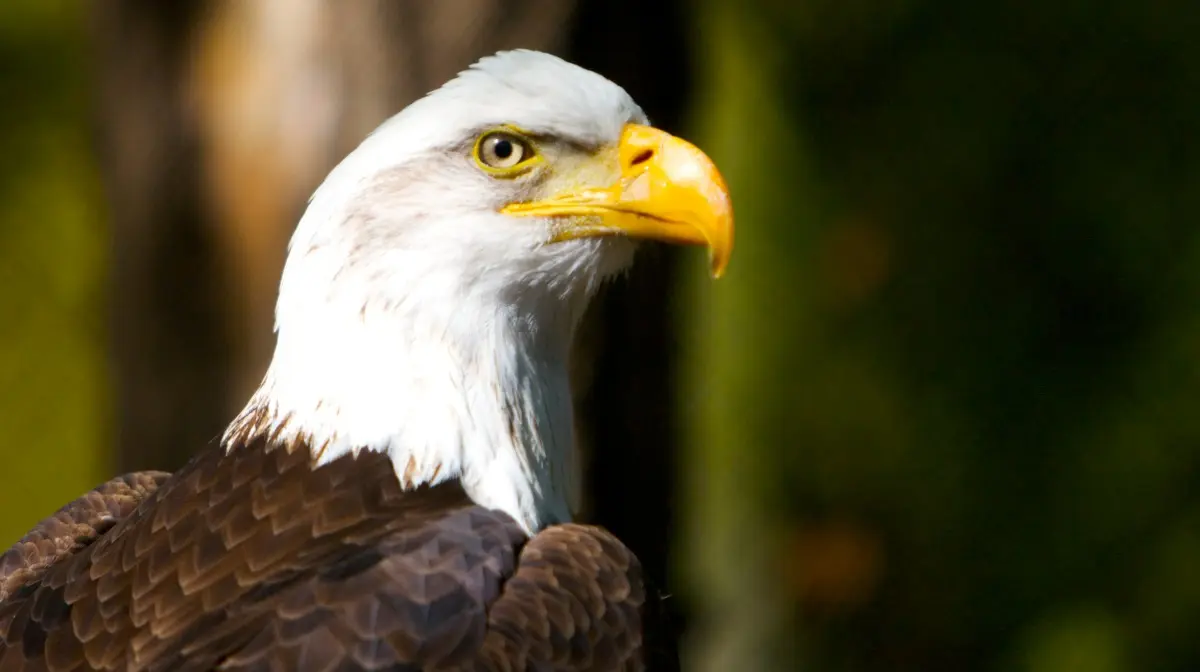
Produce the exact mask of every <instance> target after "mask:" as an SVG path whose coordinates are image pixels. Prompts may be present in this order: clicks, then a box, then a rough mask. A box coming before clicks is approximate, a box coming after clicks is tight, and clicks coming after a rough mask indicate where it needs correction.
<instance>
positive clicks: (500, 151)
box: [492, 138, 513, 159]
mask: <svg viewBox="0 0 1200 672" xmlns="http://www.w3.org/2000/svg"><path fill="white" fill-rule="evenodd" d="M492 151H493V152H495V153H496V158H497V159H507V158H508V157H510V156H512V153H513V144H512V142H510V141H508V140H505V139H503V138H500V139H499V140H496V144H495V145H493V146H492Z"/></svg>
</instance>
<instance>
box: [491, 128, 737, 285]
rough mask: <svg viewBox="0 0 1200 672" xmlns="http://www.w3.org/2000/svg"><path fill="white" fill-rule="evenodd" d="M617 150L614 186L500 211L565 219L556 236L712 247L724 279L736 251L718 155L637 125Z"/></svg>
mask: <svg viewBox="0 0 1200 672" xmlns="http://www.w3.org/2000/svg"><path fill="white" fill-rule="evenodd" d="M617 155H618V157H619V160H620V162H621V177H620V179H618V180H617V181H616V182H615V183H614V184H612V185H610V186H607V187H600V188H585V189H578V190H572V191H569V192H567V193H564V194H559V195H557V196H554V197H552V198H549V199H545V200H541V201H532V202H529V203H514V204H511V205H507V206H505V207H504V208H503V209H502V212H504V213H506V214H510V215H517V216H528V217H561V218H564V225H563V228H562V229H561V230H559V231H558V232H557V233H556V234H555V237H554V242H560V241H564V240H572V239H575V238H588V237H593V236H612V235H626V236H631V237H635V238H650V239H654V240H661V241H665V242H669V243H679V244H685V245H706V246H708V251H709V259H710V260H711V262H712V275H713V277H714V278H719V277H721V274H722V273H724V272H725V266H726V265H727V264H728V263H729V255H730V254H731V253H732V252H733V208H732V206H731V205H730V203H729V190H728V189H727V188H726V187H725V181H724V180H722V179H721V174H720V173H719V172H717V167H716V166H715V165H713V162H712V160H711V159H709V158H708V156H706V155H705V154H704V152H702V151H700V150H699V149H698V148H696V147H695V146H694V145H692V144H691V143H689V142H687V141H685V140H681V139H679V138H677V137H675V136H673V135H670V134H669V133H665V132H663V131H660V130H658V129H656V128H651V127H649V126H641V125H638V124H627V125H626V126H625V129H624V131H623V132H622V133H621V144H620V147H619V149H618V153H617ZM597 219H598V221H597Z"/></svg>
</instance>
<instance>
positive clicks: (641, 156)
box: [629, 148, 654, 168]
mask: <svg viewBox="0 0 1200 672" xmlns="http://www.w3.org/2000/svg"><path fill="white" fill-rule="evenodd" d="M652 158H654V150H653V149H650V148H646V149H643V150H642V151H640V152H638V153H637V155H636V156H634V157H633V160H632V161H630V162H629V167H630V168H636V167H638V166H640V165H641V164H643V163H645V162H647V161H649V160H650V159H652Z"/></svg>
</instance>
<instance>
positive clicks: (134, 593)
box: [0, 442, 645, 672]
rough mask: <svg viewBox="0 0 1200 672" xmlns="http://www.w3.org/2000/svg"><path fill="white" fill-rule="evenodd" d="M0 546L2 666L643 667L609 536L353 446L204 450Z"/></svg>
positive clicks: (633, 596)
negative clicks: (406, 484)
mask: <svg viewBox="0 0 1200 672" xmlns="http://www.w3.org/2000/svg"><path fill="white" fill-rule="evenodd" d="M96 511H108V512H112V511H115V512H116V513H115V514H112V513H103V514H101V515H97V514H96ZM112 519H116V522H115V525H114V524H111V522H110V521H111V520H112ZM105 527H110V529H108V530H107V531H104V529H105ZM89 531H90V532H91V533H92V534H89ZM96 533H98V534H96ZM68 540H69V543H68ZM63 544H65V546H64V545H63ZM63 548H66V549H67V550H65V551H64V550H62V549H63ZM31 549H32V550H31ZM3 558H4V560H3V562H0V567H2V568H3V573H2V574H0V581H2V582H3V585H4V586H5V587H6V595H7V597H6V598H5V599H4V600H3V601H2V602H0V670H3V671H5V672H7V671H15V670H125V669H137V670H164V671H165V670H172V671H176V670H208V669H224V670H276V669H284V670H367V669H427V670H444V669H445V670H448V669H454V670H460V669H461V670H526V669H537V670H623V669H641V667H642V659H641V654H640V653H639V650H640V648H641V644H642V627H641V613H642V608H643V604H644V602H645V596H644V593H643V586H642V581H641V576H640V567H639V565H638V563H637V560H636V558H635V557H634V556H633V554H632V553H630V552H629V550H628V549H627V548H625V546H624V545H622V544H621V542H619V541H618V540H617V539H616V538H614V537H613V536H612V535H610V534H609V533H607V532H605V531H604V530H601V529H599V528H596V527H591V526H585V525H576V524H567V525H557V526H552V527H549V528H547V529H546V530H544V531H542V532H541V533H539V534H537V535H536V536H534V537H533V538H532V539H530V538H528V537H527V536H526V534H525V532H524V531H523V530H522V529H521V527H520V526H519V525H518V524H517V523H516V521H515V520H513V519H512V518H511V517H509V516H508V515H506V514H504V513H502V512H499V511H495V510H490V509H485V508H482V507H480V506H477V505H475V504H473V503H472V502H471V501H470V499H468V498H467V496H466V494H465V492H464V491H463V489H462V488H461V486H459V485H458V484H457V483H456V482H447V483H443V484H441V485H437V486H432V487H430V486H421V487H418V488H416V489H414V490H410V491H406V490H403V489H402V488H401V486H400V484H399V482H398V481H397V479H396V477H395V474H394V472H393V470H392V469H391V463H390V462H389V460H388V458H387V457H386V456H385V455H382V454H379V453H375V452H370V451H363V452H360V453H359V454H358V455H345V456H343V457H340V458H338V459H336V460H334V461H332V462H330V463H328V464H325V465H322V466H320V467H319V468H312V462H311V458H310V454H309V450H308V449H307V447H305V446H300V445H286V446H282V445H281V446H272V445H269V444H266V443H265V442H258V443H255V444H252V445H247V446H239V447H237V448H236V449H235V450H232V451H229V452H228V453H226V452H225V451H223V450H217V449H213V450H209V451H208V452H206V453H204V454H202V455H200V456H199V457H197V458H196V459H194V460H193V461H192V462H191V463H189V464H188V465H187V466H185V467H184V468H183V469H182V470H180V471H179V472H177V473H176V474H175V475H174V476H172V477H170V478H166V477H165V475H164V474H158V473H145V474H133V475H129V476H125V477H122V478H121V479H115V480H114V481H112V482H110V483H108V484H105V486H101V488H98V489H97V490H95V491H93V492H91V493H88V495H85V496H84V497H81V498H80V499H79V500H76V502H73V503H72V504H70V505H68V506H67V507H64V508H63V509H62V510H60V511H59V512H58V513H57V514H55V516H54V517H52V518H51V519H48V520H47V521H45V522H43V523H41V524H39V526H38V527H37V528H36V529H35V530H34V531H33V532H31V533H30V535H27V536H26V538H24V539H22V540H21V542H18V544H17V545H16V546H14V548H13V549H11V550H10V551H9V552H8V553H6V554H5V555H4V556H3ZM11 558H20V561H19V562H18V561H15V560H11Z"/></svg>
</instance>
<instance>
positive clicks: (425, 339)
mask: <svg viewBox="0 0 1200 672" xmlns="http://www.w3.org/2000/svg"><path fill="white" fill-rule="evenodd" d="M487 305H494V306H505V305H506V304H504V303H503V302H486V304H481V303H476V304H475V305H470V304H468V305H460V306H459V307H458V309H457V310H453V311H450V310H425V311H419V312H404V311H402V310H397V309H396V307H395V306H370V305H368V306H365V307H362V308H361V309H360V310H357V311H354V314H350V315H347V314H336V313H337V312H338V311H337V310H336V308H335V307H334V306H322V307H317V308H316V309H314V307H312V306H310V307H309V309H308V310H307V311H303V312H300V313H296V314H292V315H289V316H288V318H289V319H288V320H287V321H286V322H285V321H284V320H283V319H282V317H283V316H282V315H281V320H280V328H279V334H278V336H279V338H278V342H277V346H276V351H275V355H274V358H273V360H272V363H271V366H270V367H269V369H268V372H267V374H266V376H265V378H264V380H263V382H262V384H261V386H260V387H259V389H258V390H257V391H256V392H255V394H254V395H253V396H252V398H251V399H250V401H249V403H248V404H247V405H246V407H245V409H244V410H243V411H242V413H241V414H240V415H239V416H238V417H237V418H236V419H235V420H234V422H233V423H232V424H231V425H230V426H229V429H228V430H227V432H226V434H225V445H226V447H227V449H229V448H232V446H234V445H237V444H245V443H248V442H250V441H252V440H254V439H256V438H263V437H265V438H267V439H268V440H270V441H271V442H273V443H278V444H283V445H292V446H296V445H304V446H307V447H308V449H309V450H310V451H311V453H312V458H313V466H314V468H319V467H320V466H321V465H323V464H326V463H328V462H330V461H332V460H334V459H336V458H338V457H339V456H342V455H345V454H347V453H351V454H354V453H357V452H358V451H362V450H370V451H379V452H383V453H386V454H387V455H388V456H389V457H390V459H391V463H392V466H393V468H394V469H395V472H396V477H397V479H398V480H399V482H400V484H401V485H402V487H404V488H406V489H407V488H415V487H417V486H419V485H422V484H429V485H433V484H437V483H440V482H444V481H448V480H452V479H458V480H459V481H460V482H461V483H462V486H463V488H464V490H465V491H466V492H467V494H468V496H470V497H471V499H472V500H473V501H475V502H476V503H477V504H479V505H481V506H485V507H488V508H493V509H499V510H501V511H504V512H506V513H508V514H509V515H511V516H512V517H513V518H514V519H515V520H517V522H518V523H520V524H521V526H522V527H524V528H525V530H526V532H528V533H530V534H532V533H535V532H536V531H537V530H540V529H541V528H543V527H545V526H547V525H550V524H554V523H558V522H567V521H569V520H570V518H571V505H572V503H573V502H574V498H575V497H576V496H577V487H576V483H577V478H576V472H575V469H576V465H575V459H574V437H573V418H572V405H571V397H570V383H569V379H568V366H567V355H568V352H569V345H570V339H571V331H572V330H573V322H574V320H573V319H568V320H556V319H553V318H554V316H552V315H537V314H531V313H530V312H528V311H522V310H514V309H513V304H511V303H510V304H507V307H505V308H503V309H490V310H489V309H488V308H487V307H486V306H487ZM281 308H282V306H281ZM481 325H482V326H481Z"/></svg>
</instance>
